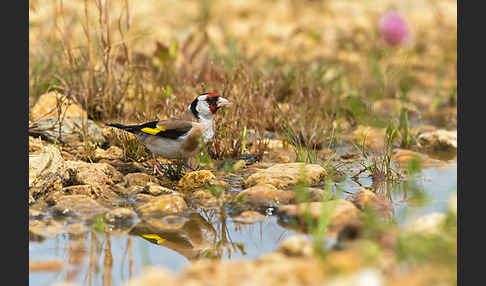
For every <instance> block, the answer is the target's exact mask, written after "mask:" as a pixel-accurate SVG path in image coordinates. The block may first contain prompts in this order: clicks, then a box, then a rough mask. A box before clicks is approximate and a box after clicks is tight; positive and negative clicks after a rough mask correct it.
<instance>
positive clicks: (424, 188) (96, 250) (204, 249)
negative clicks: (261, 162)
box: [29, 163, 457, 285]
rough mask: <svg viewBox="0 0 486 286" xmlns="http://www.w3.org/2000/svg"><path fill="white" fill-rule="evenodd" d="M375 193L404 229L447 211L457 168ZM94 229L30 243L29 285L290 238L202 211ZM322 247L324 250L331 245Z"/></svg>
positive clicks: (227, 254) (89, 281)
mask: <svg viewBox="0 0 486 286" xmlns="http://www.w3.org/2000/svg"><path fill="white" fill-rule="evenodd" d="M456 165H457V163H456ZM337 185H339V187H340V188H342V189H343V190H344V191H345V192H343V193H341V196H342V197H343V198H345V197H346V196H347V195H348V194H349V193H354V192H356V191H357V190H358V189H359V188H360V187H371V186H372V180H371V178H369V177H367V176H360V178H359V179H358V182H355V181H353V180H351V179H349V178H347V179H346V180H345V181H344V182H342V183H339V184H337ZM360 185H361V186H360ZM377 192H384V194H385V196H386V197H387V198H388V199H390V200H391V202H392V210H391V212H392V218H393V219H394V220H395V221H396V222H397V223H399V224H401V225H404V224H407V223H408V222H409V221H411V220H413V219H415V218H417V217H419V216H421V215H424V214H428V213H432V212H444V211H445V210H446V209H447V205H448V200H449V199H450V197H451V195H453V194H454V193H455V192H457V167H451V168H445V169H435V168H430V169H423V170H422V171H421V172H420V173H419V175H418V176H417V177H416V178H413V179H408V180H406V181H404V182H401V183H399V184H396V185H393V186H390V187H388V188H386V187H385V188H384V190H382V189H378V190H377ZM417 197H421V198H423V197H425V198H426V199H427V202H426V203H425V204H422V205H420V204H416V203H415V201H416V198H417ZM169 220H170V219H169ZM95 228H96V226H94V227H92V228H90V230H89V231H88V232H86V233H81V234H76V235H73V234H61V235H58V236H56V237H55V238H46V239H43V240H41V241H40V242H39V241H31V242H30V243H29V260H30V261H31V262H42V263H46V262H51V263H50V264H48V263H46V264H45V265H41V266H42V267H45V268H47V270H46V271H45V272H41V271H32V272H30V275H29V284H31V285H51V284H52V283H54V282H56V281H66V280H69V281H74V282H76V283H78V284H79V285H120V284H121V283H122V282H123V281H126V280H128V279H130V278H131V277H133V276H135V275H137V274H139V273H141V272H142V270H143V268H144V266H147V265H154V264H155V265H162V266H164V267H166V268H168V269H171V270H173V271H180V270H181V269H183V268H184V267H186V266H187V265H189V263H191V261H193V260H196V259H199V258H212V259H221V260H239V259H255V258H258V257H260V256H262V255H263V254H266V253H270V252H272V251H274V250H276V249H277V248H278V246H279V245H280V243H281V242H282V241H283V240H285V239H286V238H287V237H289V236H292V235H294V234H296V232H294V231H293V230H290V229H286V228H284V227H282V226H281V225H279V224H278V222H277V217H276V216H267V217H266V219H265V220H264V221H263V222H258V223H254V224H241V223H236V222H233V221H232V220H231V219H230V218H228V219H221V216H219V214H218V213H217V212H204V211H200V212H195V213H192V214H190V215H188V216H187V218H183V219H182V220H181V219H180V218H179V221H175V222H174V221H167V219H165V218H164V219H159V220H149V221H144V222H139V223H138V224H136V225H135V226H133V227H131V228H130V229H129V230H125V231H120V230H118V231H117V230H113V231H109V232H108V233H106V232H103V231H96V230H95ZM105 229H106V228H105ZM127 234H128V235H127ZM327 242H328V244H326V245H327V247H330V246H332V244H333V243H334V242H335V238H329V239H328V240H327ZM52 262H53V263H52ZM53 265H54V266H53ZM42 267H40V268H42Z"/></svg>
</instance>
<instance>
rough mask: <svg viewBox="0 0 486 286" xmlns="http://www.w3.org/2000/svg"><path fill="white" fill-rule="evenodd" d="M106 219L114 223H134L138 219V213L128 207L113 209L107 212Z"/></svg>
mask: <svg viewBox="0 0 486 286" xmlns="http://www.w3.org/2000/svg"><path fill="white" fill-rule="evenodd" d="M105 219H106V221H107V222H108V223H110V224H114V225H120V224H133V223H134V221H135V220H136V219H138V216H137V214H136V213H135V212H134V211H133V210H131V209H128V208H116V209H112V210H110V211H109V212H107V213H106V214H105Z"/></svg>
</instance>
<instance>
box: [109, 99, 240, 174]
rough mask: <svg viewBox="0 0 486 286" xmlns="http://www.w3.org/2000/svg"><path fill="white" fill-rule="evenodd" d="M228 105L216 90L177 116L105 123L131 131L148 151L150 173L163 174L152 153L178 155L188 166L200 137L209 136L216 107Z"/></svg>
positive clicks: (205, 138)
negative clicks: (152, 161) (163, 118)
mask: <svg viewBox="0 0 486 286" xmlns="http://www.w3.org/2000/svg"><path fill="white" fill-rule="evenodd" d="M228 105H231V102H230V101H229V100H227V99H225V98H223V97H221V96H220V95H219V94H217V93H203V94H201V95H199V96H198V97H196V99H194V101H193V102H192V103H191V104H190V105H189V106H188V108H187V110H186V111H185V112H183V113H182V114H180V115H178V116H174V117H171V118H169V119H166V120H160V121H152V122H147V123H143V124H139V125H122V124H118V123H110V124H107V126H111V127H115V128H119V129H122V130H125V131H128V132H130V133H133V134H134V135H135V136H136V137H137V138H138V139H139V140H140V141H142V142H143V144H144V145H145V146H146V147H147V148H148V149H149V150H150V151H151V152H152V155H153V158H154V173H155V172H158V173H159V174H163V173H162V170H161V166H160V164H159V163H158V162H157V158H156V156H157V155H159V156H162V157H164V158H166V159H180V160H183V161H184V163H185V165H186V166H188V159H189V158H190V157H192V156H194V155H195V154H196V153H197V152H198V151H199V140H200V138H201V137H202V138H203V141H204V143H208V142H210V141H211V139H212V138H213V136H214V123H213V119H214V115H215V113H216V111H218V109H219V108H221V107H223V106H228Z"/></svg>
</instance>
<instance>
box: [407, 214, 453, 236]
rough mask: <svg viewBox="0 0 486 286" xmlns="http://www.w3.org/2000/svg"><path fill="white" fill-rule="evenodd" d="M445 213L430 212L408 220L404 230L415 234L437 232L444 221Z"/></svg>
mask: <svg viewBox="0 0 486 286" xmlns="http://www.w3.org/2000/svg"><path fill="white" fill-rule="evenodd" d="M445 219H446V215H445V214H443V213H430V214H427V215H424V216H422V217H419V218H417V219H416V220H414V221H412V222H410V223H409V224H408V225H407V226H406V228H405V231H407V232H409V233H417V234H432V233H439V232H440V231H441V229H442V226H443V225H444V223H445Z"/></svg>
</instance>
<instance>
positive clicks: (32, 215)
mask: <svg viewBox="0 0 486 286" xmlns="http://www.w3.org/2000/svg"><path fill="white" fill-rule="evenodd" d="M46 215H47V214H46V213H45V212H44V211H42V210H39V209H34V208H32V207H29V219H41V218H43V217H45V216H46Z"/></svg>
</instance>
